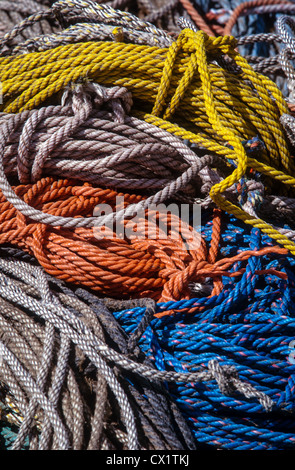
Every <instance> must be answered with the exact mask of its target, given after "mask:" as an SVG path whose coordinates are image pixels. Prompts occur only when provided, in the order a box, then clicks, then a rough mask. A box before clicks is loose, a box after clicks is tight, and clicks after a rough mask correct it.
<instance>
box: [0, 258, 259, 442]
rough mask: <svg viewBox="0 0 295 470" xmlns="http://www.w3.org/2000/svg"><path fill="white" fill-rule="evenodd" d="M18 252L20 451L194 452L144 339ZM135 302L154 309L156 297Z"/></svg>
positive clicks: (15, 353)
mask: <svg viewBox="0 0 295 470" xmlns="http://www.w3.org/2000/svg"><path fill="white" fill-rule="evenodd" d="M10 252H11V250H8V252H7V251H6V250H5V249H2V251H1V258H0V264H1V268H0V270H1V274H0V279H1V280H0V290H1V294H0V303H1V317H0V336H1V343H0V344H1V352H2V364H1V372H0V387H1V402H2V420H3V419H5V420H6V421H8V422H10V423H11V424H14V426H17V428H18V433H17V436H16V438H15V439H14V440H13V442H12V447H11V448H12V449H14V450H19V449H21V448H23V446H24V445H27V442H26V438H27V437H28V436H29V437H30V441H29V446H30V449H35V450H48V449H51V450H70V449H72V450H83V449H84V450H86V449H88V450H94V449H101V450H107V449H109V450H112V449H117V450H120V449H123V450H124V449H125V450H127V449H130V450H135V449H142V450H144V449H147V450H152V449H164V450H169V449H194V448H195V444H194V442H193V439H192V436H191V434H190V431H189V429H188V427H187V424H186V423H185V421H184V418H182V416H181V413H180V412H179V410H178V407H177V406H176V405H175V404H174V403H173V401H172V400H171V398H169V396H168V395H167V392H166V391H165V388H164V386H163V385H162V383H161V382H162V381H163V380H164V377H165V374H164V376H163V377H162V376H161V374H160V375H159V377H160V378H159V379H157V378H156V376H155V377H154V378H152V377H151V376H152V375H153V373H155V374H156V375H157V371H156V370H155V369H154V368H153V366H151V364H150V361H149V360H147V359H146V358H145V357H144V356H143V355H142V354H140V353H139V350H138V348H137V340H136V335H135V337H134V338H133V340H132V338H131V337H130V340H131V341H128V342H127V338H126V335H125V334H124V332H123V331H122V330H121V328H120V327H119V325H118V324H117V322H116V320H115V319H114V317H113V316H112V315H111V313H110V312H109V310H108V308H107V307H106V306H105V305H104V303H103V302H102V301H100V300H98V299H97V298H95V297H91V299H93V300H92V303H90V302H89V305H88V303H85V301H83V297H85V296H86V297H87V296H88V295H89V294H88V293H87V292H86V291H85V292H84V291H83V290H82V289H80V297H79V296H78V295H77V294H75V292H74V291H72V290H70V289H69V288H68V287H65V285H64V284H63V283H62V282H57V281H56V279H54V278H51V277H49V276H46V275H45V273H44V271H43V270H42V269H41V268H40V267H38V266H35V265H34V263H32V261H31V260H26V261H24V259H23V258H24V256H23V253H22V252H19V251H14V252H13V258H10V257H9V255H10ZM9 292H10V294H9ZM112 302H113V303H114V301H112ZM125 303H126V302H125ZM128 304H130V302H127V303H126V306H128ZM133 304H134V305H136V304H141V305H146V307H147V310H148V309H151V311H152V312H153V302H151V301H149V300H146V301H144V300H142V301H141V302H138V301H137V302H136V301H135V302H133ZM120 305H121V306H122V305H124V302H123V303H122V302H121V304H120ZM150 315H151V314H150ZM110 345H111V346H110ZM114 347H115V349H113V348H114ZM122 366H123V370H125V372H124V374H123V373H122V370H121V367H122ZM126 368H127V371H126ZM128 368H129V369H130V371H133V372H130V373H129V372H128ZM141 368H142V371H141ZM137 369H138V373H137V372H136V370H137ZM141 372H142V373H141ZM203 375H204V380H206V374H203ZM207 375H208V374H207ZM145 376H146V377H149V380H147V379H146V378H145ZM175 377H176V378H177V374H176V376H175ZM192 377H193V376H192ZM201 377H202V374H201V375H200V379H201ZM169 380H173V378H172V377H170V378H169ZM262 398H263V397H262ZM116 401H117V404H116Z"/></svg>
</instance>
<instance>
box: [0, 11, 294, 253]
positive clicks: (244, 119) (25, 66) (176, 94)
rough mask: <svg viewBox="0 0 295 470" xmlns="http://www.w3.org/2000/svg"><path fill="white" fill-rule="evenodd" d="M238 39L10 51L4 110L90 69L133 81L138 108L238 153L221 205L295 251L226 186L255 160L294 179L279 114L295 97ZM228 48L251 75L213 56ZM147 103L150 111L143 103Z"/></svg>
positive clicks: (186, 37) (35, 100) (162, 123)
mask: <svg viewBox="0 0 295 470" xmlns="http://www.w3.org/2000/svg"><path fill="white" fill-rule="evenodd" d="M59 3H60V2H59ZM61 4H62V5H63V2H61ZM87 4H88V3H87ZM67 5H68V6H70V3H67ZM90 5H91V2H90ZM8 40H9V38H6V39H5V41H8ZM235 46H236V41H235V40H234V38H232V37H228V36H225V37H218V38H210V37H208V36H207V35H206V34H205V33H203V32H202V31H199V32H198V33H194V32H193V31H191V30H188V29H186V30H183V32H182V33H181V34H180V35H179V37H178V39H177V41H175V42H173V43H172V45H171V46H170V48H169V49H165V48H163V49H159V48H156V47H153V48H151V47H149V46H136V45H130V44H124V43H110V42H97V43H94V42H93V43H91V42H89V43H87V44H83V43H81V44H79V45H78V44H76V45H71V46H61V47H58V48H56V49H52V50H49V51H44V52H40V53H32V54H26V55H25V56H17V57H14V58H11V57H9V58H2V59H0V65H1V73H0V79H1V81H2V87H3V105H2V110H3V111H5V112H9V113H10V112H21V111H23V110H30V109H33V108H35V107H38V106H40V105H41V104H42V103H44V102H45V101H46V100H48V99H49V98H50V99H52V98H53V97H54V95H56V93H58V92H59V91H60V90H61V89H62V88H64V87H65V86H67V85H68V84H69V83H70V82H71V81H75V80H77V79H78V78H79V79H81V78H83V77H84V78H86V77H87V78H88V79H91V80H96V81H99V82H100V83H101V84H103V85H108V84H110V83H112V85H115V86H125V87H126V88H127V89H128V90H129V91H131V92H132V96H133V100H134V107H133V109H132V114H133V115H136V116H137V117H140V118H143V119H144V120H145V121H146V122H148V123H152V124H156V125H157V126H158V127H160V128H161V129H165V130H168V131H169V132H170V133H171V134H174V135H178V136H179V137H182V138H183V139H189V140H190V142H192V143H196V144H197V145H199V146H202V147H205V148H206V149H207V150H209V151H211V152H214V153H216V154H218V155H221V156H222V157H223V158H225V159H231V160H234V162H235V165H236V168H235V169H234V170H233V171H232V173H231V175H230V176H228V177H227V178H225V179H224V180H223V181H222V182H221V183H220V184H217V185H215V186H214V187H213V188H212V189H211V191H210V196H211V198H212V199H213V201H214V202H215V203H216V204H217V205H218V206H219V207H220V208H221V209H223V210H226V211H227V212H229V213H232V214H234V215H235V216H236V217H238V218H240V219H242V220H243V221H244V222H245V223H247V224H251V225H253V226H254V227H259V228H261V229H262V230H263V231H264V232H265V233H267V234H268V235H270V236H271V237H273V238H274V239H275V240H276V241H277V242H278V243H279V244H282V245H283V246H284V247H285V248H287V249H288V250H290V251H291V252H292V253H294V243H293V242H292V241H290V240H289V239H288V238H287V237H285V236H284V235H282V234H281V233H279V232H278V231H277V230H276V229H275V228H274V227H272V226H271V225H270V224H267V223H266V222H265V221H263V219H260V218H255V217H251V215H250V214H249V213H247V212H246V211H244V210H243V209H241V208H239V207H237V206H236V205H234V204H232V203H231V202H230V201H228V200H227V199H225V198H224V196H223V194H222V193H223V192H224V191H225V190H226V189H227V188H229V187H230V186H232V185H233V184H234V183H237V182H238V181H239V179H240V178H241V177H242V176H243V175H244V174H245V173H246V171H247V169H249V168H252V169H254V170H256V171H259V172H260V173H262V174H263V175H264V176H266V177H268V178H270V179H271V180H273V179H274V180H275V181H276V182H277V184H279V187H280V184H281V183H284V184H286V185H287V186H288V187H291V188H292V187H293V186H294V177H293V172H294V163H293V160H292V158H291V155H290V151H289V149H288V145H287V142H286V138H285V135H284V131H283V128H282V126H281V125H280V122H279V118H280V116H282V115H283V114H288V108H287V105H286V103H285V101H284V99H283V97H282V95H281V93H280V91H279V90H278V89H277V87H276V86H275V85H274V83H273V82H271V81H270V80H269V79H267V78H266V77H265V76H262V75H260V74H257V73H256V72H254V71H253V69H251V67H250V66H249V65H248V64H247V62H246V61H245V60H244V59H243V58H242V56H240V55H239V54H238V53H237V52H236V51H235ZM224 54H227V55H228V56H229V57H231V59H232V60H234V61H235V63H236V65H237V66H238V67H240V69H241V71H243V75H241V74H239V75H238V76H236V75H235V74H232V73H229V72H228V71H226V70H224V69H222V68H221V67H217V66H216V65H215V64H214V62H212V60H213V59H214V58H216V56H218V55H221V56H222V55H224ZM81 61H83V66H81V65H80V64H81ZM45 64H46V65H45ZM249 81H250V82H251V86H252V87H254V88H255V92H254V91H253V89H252V88H250V86H249ZM226 84H228V85H226ZM228 87H229V90H228V89H227V88H228ZM168 103H170V104H168ZM180 103H181V106H180ZM245 105H246V108H245ZM147 106H148V109H147V112H146V113H143V112H142V111H139V110H140V109H142V108H147ZM247 108H248V109H249V111H248V113H245V109H247ZM161 115H162V117H161ZM172 116H173V122H172ZM257 135H258V136H259V137H260V138H261V139H262V141H263V143H264V145H265V150H264V151H262V152H261V155H260V158H259V160H257V159H255V158H249V157H247V155H246V152H245V149H244V148H243V145H242V143H241V141H242V140H244V139H246V140H248V139H251V138H253V137H255V136H257ZM279 182H280V183H279ZM283 189H285V188H284V187H283V188H281V191H283Z"/></svg>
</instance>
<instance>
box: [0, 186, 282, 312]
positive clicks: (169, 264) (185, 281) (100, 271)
mask: <svg viewBox="0 0 295 470" xmlns="http://www.w3.org/2000/svg"><path fill="white" fill-rule="evenodd" d="M14 191H15V192H16V194H17V195H18V196H19V197H20V198H21V199H23V200H24V201H25V202H26V203H27V204H29V205H31V206H33V207H35V208H36V209H39V210H42V211H44V212H47V213H50V214H54V215H59V216H63V217H90V216H93V211H94V208H95V207H96V206H97V205H99V204H104V203H108V204H109V205H110V206H111V207H112V209H113V210H115V208H116V196H124V207H126V206H128V205H129V204H131V203H136V202H139V201H140V200H141V199H142V197H141V196H137V195H134V194H133V195H132V194H122V193H118V192H116V191H113V190H110V189H101V188H95V187H93V186H92V185H91V184H89V183H84V184H82V183H81V184H79V183H77V181H70V180H56V179H54V178H43V179H42V180H40V181H38V182H37V183H35V184H34V185H19V186H16V187H14ZM153 218H154V219H153ZM151 219H152V220H155V221H157V216H156V214H153V213H151V211H150V210H147V211H146V218H145V219H142V220H139V221H138V223H137V224H136V225H135V229H136V233H135V234H134V237H133V239H132V238H131V237H129V238H127V237H125V238H122V237H117V236H115V234H114V232H113V231H112V230H111V229H106V230H107V232H106V233H105V236H104V237H102V236H99V233H97V232H96V229H94V230H93V229H86V228H76V229H67V228H63V227H55V228H53V227H50V226H48V225H44V224H40V223H32V221H30V220H26V218H25V217H24V216H23V215H22V214H21V213H20V212H18V211H17V210H16V209H15V208H14V207H13V206H12V205H11V204H10V203H9V202H7V201H6V199H5V198H4V196H3V194H2V193H1V192H0V244H4V243H9V244H12V245H16V246H18V247H19V248H21V249H23V250H25V251H28V252H29V253H30V254H32V255H33V256H35V258H36V259H37V260H38V262H39V263H40V264H41V265H42V266H43V267H44V269H45V270H46V272H48V273H49V274H51V275H52V276H54V277H57V278H59V279H63V280H64V281H66V282H69V283H74V284H78V285H83V286H84V287H89V288H91V289H93V290H95V291H97V293H99V294H101V295H107V296H110V297H117V298H130V297H151V298H153V299H155V300H159V301H168V300H179V299H185V298H190V297H192V295H191V291H190V288H189V285H190V283H192V282H202V281H203V280H204V279H205V278H206V277H211V278H212V280H213V283H214V293H217V292H219V291H220V289H222V281H221V278H222V276H229V277H233V276H240V275H241V274H242V273H243V271H244V270H243V269H242V268H241V269H240V270H239V271H237V272H234V273H230V272H228V270H229V269H230V268H231V266H232V265H233V263H235V262H236V261H243V260H244V261H246V260H247V259H248V258H249V257H250V256H253V255H254V256H261V255H264V254H268V253H280V254H282V253H283V254H286V253H287V250H286V249H284V248H280V247H277V246H274V247H267V248H263V249H262V250H259V251H251V250H249V251H245V252H242V253H239V254H238V255H236V256H233V257H232V258H223V259H220V260H217V255H218V246H219V240H220V212H219V211H218V210H216V211H215V213H214V221H213V231H212V232H213V233H212V241H211V245H210V248H209V249H208V247H207V245H206V242H205V240H204V239H203V238H202V237H201V236H200V235H199V234H198V233H197V232H195V231H194V230H193V229H192V227H189V226H185V225H184V224H183V222H181V225H182V232H181V236H179V237H176V236H175V233H177V232H176V231H177V229H178V227H179V224H180V219H179V218H178V217H176V216H174V215H172V214H170V215H169V216H168V218H167V225H168V227H167V236H166V238H165V237H164V236H162V234H163V230H162V228H161V226H160V224H159V223H155V224H154V226H153V227H154V235H155V236H152V237H151V238H142V239H140V238H139V236H140V235H141V234H145V233H146V232H145V231H144V230H145V229H146V227H147V221H150V220H151ZM158 219H159V217H158ZM158 222H159V220H158ZM127 223H128V221H125V223H124V225H125V227H126V226H127V225H126V224H127ZM192 234H193V235H195V238H194V240H193V242H192V243H191V244H190V245H189V248H190V249H189V250H188V249H187V246H186V245H185V243H184V240H183V237H184V238H185V237H188V235H192ZM100 235H101V233H100ZM106 235H107V236H106ZM135 235H136V237H135ZM196 241H197V243H198V245H196V243H195V242H196ZM282 275H283V274H282ZM170 313H171V312H170Z"/></svg>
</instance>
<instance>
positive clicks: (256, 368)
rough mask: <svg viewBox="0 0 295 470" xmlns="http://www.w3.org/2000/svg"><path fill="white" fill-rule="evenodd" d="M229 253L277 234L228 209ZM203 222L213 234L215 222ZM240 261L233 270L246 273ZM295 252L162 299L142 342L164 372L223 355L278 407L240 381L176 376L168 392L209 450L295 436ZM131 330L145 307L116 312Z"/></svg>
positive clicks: (278, 446)
mask: <svg viewBox="0 0 295 470" xmlns="http://www.w3.org/2000/svg"><path fill="white" fill-rule="evenodd" d="M225 218H226V219H228V220H224V230H223V231H222V235H221V238H222V241H221V243H220V246H221V250H222V255H223V256H227V255H228V254H231V255H233V253H237V252H239V251H242V252H244V251H245V250H248V249H251V250H253V254H254V255H256V254H257V253H258V252H259V251H260V250H261V249H262V247H266V246H269V243H270V239H269V238H268V237H264V236H263V237H262V236H261V232H260V231H259V230H256V229H251V231H250V230H248V229H245V226H241V224H240V223H239V222H238V221H237V220H236V219H234V218H233V217H229V216H225ZM207 219H208V222H207V223H206V224H205V225H204V226H203V227H202V233H204V236H206V237H208V238H210V237H211V232H212V223H211V222H210V218H209V216H208V217H207ZM242 266H243V263H242V262H240V261H238V262H237V263H236V264H235V265H234V266H233V268H232V269H231V272H232V273H234V272H239V271H240V269H241V267H242ZM294 266H295V263H294V258H293V257H292V256H278V257H276V258H275V259H271V258H270V257H268V255H266V256H264V255H263V254H262V255H261V256H252V257H251V258H249V259H248V261H247V266H246V269H245V271H243V273H242V274H241V275H240V276H239V277H237V278H234V279H230V278H223V282H224V285H223V289H222V291H221V292H220V293H219V294H218V295H214V296H211V297H210V296H208V293H209V292H210V289H212V287H211V286H210V282H207V283H206V284H203V285H200V284H198V285H196V286H195V292H196V294H195V298H192V299H190V300H180V301H178V302H167V303H158V304H157V307H156V314H155V317H157V318H153V319H151V321H150V323H149V325H148V327H147V328H146V330H145V332H144V334H143V335H142V337H141V339H140V341H139V346H140V348H141V350H142V351H143V352H144V353H145V354H146V356H147V357H148V358H149V359H150V360H151V361H153V363H154V364H157V368H158V369H159V370H162V371H175V372H181V371H186V372H187V373H191V372H194V371H197V370H199V368H200V367H206V366H207V365H208V364H210V361H211V360H213V359H214V360H218V363H219V367H228V368H229V369H230V368H234V369H235V370H237V371H238V373H239V375H240V377H241V378H242V377H243V379H245V381H246V382H247V383H248V384H251V386H253V387H255V389H256V390H257V391H260V392H263V393H265V394H266V396H267V397H268V399H269V400H270V401H271V407H270V408H267V409H266V408H265V407H264V406H263V405H262V404H261V403H260V404H259V403H257V401H256V400H247V399H246V398H245V397H243V396H242V395H241V394H240V393H238V392H237V391H236V392H234V386H233V384H232V385H230V386H229V387H228V388H227V387H224V388H220V387H219V389H217V387H216V385H215V383H214V382H213V381H211V382H206V383H202V384H200V383H197V384H195V383H190V384H184V383H178V384H175V383H169V393H170V394H171V396H172V397H173V398H174V399H175V401H176V402H177V404H178V406H179V408H180V409H181V411H182V412H183V414H184V416H185V417H186V419H187V422H188V424H189V426H190V429H191V431H192V433H193V436H194V438H195V440H196V442H197V443H198V444H199V445H200V446H201V447H200V448H202V449H205V450H206V449H207V450H208V449H226V450H283V449H284V450H287V449H289V450H290V449H294V442H295V425H294V419H293V417H294V410H295V401H294V398H295V395H294V391H295V387H294V377H295V375H294V374H295V364H294V346H292V345H294V311H295V290H294V287H295V284H294V281H295V277H294ZM114 315H115V317H116V319H117V320H118V321H119V323H120V324H121V325H122V327H123V328H124V330H125V331H126V332H127V333H128V334H133V332H134V330H135V328H136V327H137V325H138V324H139V323H140V322H142V319H143V318H144V317H145V310H144V308H140V307H137V308H133V309H125V310H123V309H122V310H121V311H119V310H118V311H116V312H114Z"/></svg>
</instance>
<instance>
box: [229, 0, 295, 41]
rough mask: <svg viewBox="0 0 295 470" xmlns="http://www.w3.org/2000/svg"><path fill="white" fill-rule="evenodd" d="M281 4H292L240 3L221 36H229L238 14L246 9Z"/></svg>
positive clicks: (256, 0) (274, 0)
mask: <svg viewBox="0 0 295 470" xmlns="http://www.w3.org/2000/svg"><path fill="white" fill-rule="evenodd" d="M282 3H289V4H290V3H292V2H289V1H288V0H250V1H248V2H244V3H241V4H240V5H238V6H237V7H236V8H235V9H234V11H233V12H232V14H231V16H230V18H229V20H228V21H227V23H226V25H225V27H224V30H223V35H224V36H227V35H230V34H231V31H232V28H233V27H234V25H235V23H236V22H237V20H238V18H239V16H240V14H241V13H242V12H243V11H244V10H247V9H248V8H255V7H260V6H264V5H277V4H282Z"/></svg>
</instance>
